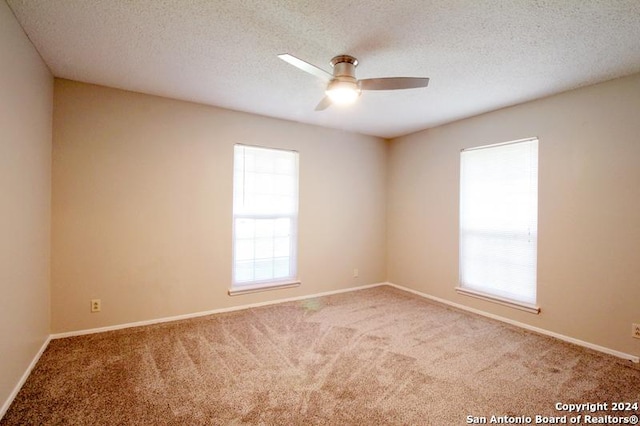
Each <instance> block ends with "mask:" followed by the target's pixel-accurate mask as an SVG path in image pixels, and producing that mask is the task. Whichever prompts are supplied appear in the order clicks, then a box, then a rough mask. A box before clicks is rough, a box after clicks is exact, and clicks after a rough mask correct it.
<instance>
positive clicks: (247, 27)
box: [8, 0, 640, 137]
mask: <svg viewBox="0 0 640 426" xmlns="http://www.w3.org/2000/svg"><path fill="white" fill-rule="evenodd" d="M8 4H9V6H10V7H11V8H12V9H13V11H14V13H15V14H16V16H17V18H18V20H19V22H20V23H21V24H22V26H23V28H24V29H25V31H26V33H27V35H28V36H29V38H30V39H31V40H32V42H33V43H34V44H35V46H36V48H37V49H38V51H39V52H40V54H41V55H42V57H43V59H44V60H45V62H46V63H47V64H48V66H49V67H50V68H51V70H52V72H53V74H54V75H55V76H56V77H62V78H67V79H71V80H78V81H82V82H88V83H95V84H101V85H105V86H110V87H115V88H120V89H127V90H131V91H137V92H143V93H148V94H155V95H161V96H167V97H171V98H176V99H182V100H190V101H195V102H200V103H205V104H210V105H215V106H221V107H225V108H229V109H235V110H241V111H247V112H253V113H257V114H262V115H268V116H273V117H279V118H285V119H290V120H295V121H301V122H306V123H312V124H318V125H322V126H328V127H334V128H340V129H346V130H350V131H356V132H360V133H365V134H371V135H376V136H381V137H395V136H399V135H402V134H406V133H410V132H413V131H417V130H421V129H424V128H427V127H432V126H435V125H438V124H442V123H445V122H449V121H453V120H456V119H460V118H463V117H468V116H471V115H476V114H479V113H482V112H486V111H489V110H494V109H498V108H501V107H505V106H508V105H513V104H516V103H521V102H524V101H527V100H531V99H535V98H539V97H543V96H547V95H550V94H554V93H558V92H561V91H565V90H569V89H572V88H576V87H580V86H584V85H588V84H593V83H597V82H601V81H605V80H609V79H613V78H616V77H621V76H624V75H629V74H633V73H636V72H640V43H638V40H640V2H639V1H638V0H619V1H615V2H612V1H611V0H600V1H597V0H594V1H588V2H585V1H584V0H555V1H554V0H552V1H520V0H512V1H499V2H497V1H493V0H485V1H478V0H466V1H456V2H452V1H450V0H431V1H423V0H406V1H399V2H389V1H387V0H376V1H355V2H347V1H343V0H324V1H310V2H304V1H298V0H285V1H277V0H255V1H250V0H243V1H240V0H238V1H210V0H190V1H175V0H164V1H161V0H135V1H125V0H58V1H46V0H8ZM285 52H286V53H290V54H292V55H294V56H297V57H299V58H301V59H304V60H306V61H308V62H311V63H313V64H315V65H317V66H320V67H322V68H324V69H326V70H330V66H329V60H330V59H331V58H332V57H333V56H335V55H337V54H341V53H347V54H351V55H353V56H356V57H357V58H358V59H359V60H360V65H359V66H358V69H357V75H358V77H360V78H370V77H391V76H408V77H430V78H431V82H430V86H429V87H428V88H427V89H417V90H408V91H396V92H375V93H373V92H366V93H364V94H363V95H362V98H361V99H360V102H358V103H357V104H356V105H353V106H351V107H350V108H348V109H344V108H343V109H340V108H330V109H329V110H327V111H324V112H321V113H319V112H315V111H314V107H315V105H316V104H317V103H318V101H319V100H320V98H321V97H322V96H323V89H324V87H323V85H322V84H321V82H320V81H319V80H316V79H314V77H312V76H310V75H307V74H305V73H303V72H302V71H299V70H297V69H295V68H293V67H292V66H290V65H288V64H286V63H284V62H283V61H281V60H279V59H278V58H277V57H276V55H277V54H279V53H285Z"/></svg>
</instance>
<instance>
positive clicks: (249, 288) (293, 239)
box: [228, 143, 301, 296]
mask: <svg viewBox="0 0 640 426" xmlns="http://www.w3.org/2000/svg"><path fill="white" fill-rule="evenodd" d="M238 147H243V148H249V149H255V150H265V151H280V152H286V153H291V154H294V155H295V161H294V168H295V170H294V172H293V174H292V176H294V178H295V179H294V192H295V205H294V206H293V210H292V211H290V212H287V213H283V212H260V213H247V212H236V198H235V197H236V185H237V184H238V183H237V182H236V155H237V148H238ZM299 163H300V153H299V152H298V151H295V150H291V149H282V148H273V147H266V146H259V145H247V144H241V143H236V144H234V146H233V179H232V180H233V182H232V186H233V194H232V237H231V240H232V244H231V246H232V247H231V248H232V255H231V257H232V262H231V288H230V289H229V291H228V293H229V295H231V296H235V295H239V294H247V293H255V292H260V291H266V290H275V289H283V288H291V287H298V286H299V285H300V284H301V282H300V280H299V278H298V216H299V198H300V169H299ZM242 184H243V185H244V184H245V182H244V181H243V182H242ZM282 218H287V219H289V221H290V226H289V229H290V232H289V238H290V241H289V256H287V257H288V258H289V270H290V274H289V275H288V276H286V277H279V278H270V279H257V280H256V279H254V280H251V281H237V280H236V267H237V265H236V255H237V252H236V245H237V241H238V237H237V230H236V227H237V220H238V219H253V220H269V219H282ZM274 238H275V237H274ZM272 259H273V258H272ZM254 260H255V258H254ZM254 271H255V269H254Z"/></svg>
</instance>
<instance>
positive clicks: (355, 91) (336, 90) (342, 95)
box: [326, 81, 360, 105]
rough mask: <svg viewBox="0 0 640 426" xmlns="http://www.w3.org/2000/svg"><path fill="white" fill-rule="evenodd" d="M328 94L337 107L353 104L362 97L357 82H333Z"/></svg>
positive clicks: (330, 84) (328, 88) (327, 91)
mask: <svg viewBox="0 0 640 426" xmlns="http://www.w3.org/2000/svg"><path fill="white" fill-rule="evenodd" d="M326 94H327V96H328V97H329V99H331V102H332V103H334V104H336V105H348V104H352V103H354V102H355V101H356V99H358V96H360V89H359V88H358V84H357V83H355V82H353V83H352V82H348V81H333V82H331V83H329V87H327V90H326Z"/></svg>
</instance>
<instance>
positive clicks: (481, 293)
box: [455, 137, 540, 314]
mask: <svg viewBox="0 0 640 426" xmlns="http://www.w3.org/2000/svg"><path fill="white" fill-rule="evenodd" d="M525 142H535V144H536V157H535V161H536V185H535V188H536V192H535V199H536V203H535V204H536V208H535V212H533V214H534V215H535V225H536V227H535V267H534V274H535V275H534V280H535V284H534V286H535V288H534V290H535V300H534V301H533V303H529V302H526V301H521V300H515V299H511V298H507V297H503V296H500V295H497V294H493V293H491V292H490V291H485V290H487V289H486V288H485V289H478V288H473V287H472V288H469V287H468V286H465V285H464V283H463V232H464V231H463V223H462V215H463V208H464V206H463V186H462V185H463V183H464V182H463V155H464V153H465V152H467V151H474V150H480V149H491V148H498V147H503V146H506V145H513V144H519V143H525ZM539 146H540V141H539V138H537V137H531V138H526V139H518V140H513V141H509V142H503V143H497V144H491V145H483V146H477V147H472V148H467V149H463V150H461V153H460V184H459V191H460V193H459V199H460V205H459V223H458V230H459V241H458V245H459V274H458V286H457V287H456V288H455V290H456V292H458V293H459V294H462V295H465V296H470V297H474V298H478V299H482V300H486V301H489V302H493V303H497V304H500V305H504V306H508V307H511V308H515V309H519V310H522V311H525V312H529V313H533V314H539V313H540V307H539V306H538V304H537V303H538V297H537V293H538V277H537V275H538V274H537V268H538V262H537V258H538V246H537V237H538V227H537V223H538V220H537V216H538V199H539V188H538V180H539V172H538V169H539V168H538V162H539ZM489 290H490V289H489Z"/></svg>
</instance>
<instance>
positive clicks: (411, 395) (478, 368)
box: [0, 286, 640, 426]
mask: <svg viewBox="0 0 640 426" xmlns="http://www.w3.org/2000/svg"><path fill="white" fill-rule="evenodd" d="M639 394H640V370H637V369H634V368H631V367H629V366H628V365H625V363H624V362H623V361H621V360H618V359H615V358H612V357H610V356H608V355H604V354H600V353H595V352H593V351H590V350H588V349H584V348H581V347H577V346H574V345H571V344H568V343H564V342H560V341H558V340H555V339H552V338H549V337H545V336H540V335H537V334H533V333H530V332H527V331H524V330H521V329H518V328H516V327H511V326H508V325H505V324H503V323H499V322H497V321H493V320H489V319H487V318H483V317H479V316H476V315H473V314H470V313H465V312H461V311H458V310H455V309H452V308H448V307H444V306H442V305H440V304H437V303H435V302H431V301H427V300H425V299H423V298H420V297H419V296H416V295H413V294H410V293H407V292H404V291H401V290H397V289H395V288H392V287H388V286H384V287H377V288H373V289H368V290H360V291H354V292H349V293H343V294H339V295H334V296H327V297H322V298H316V299H308V300H305V301H300V302H290V303H282V304H278V305H272V306H267V307H261V308H255V309H249V310H244V311H237V312H232V313H224V314H217V315H211V316H206V317H201V318H197V319H191V320H185V321H178V322H173V323H165V324H159V325H153V326H147V327H138V328H132V329H127V330H119V331H114V332H108V333H102V334H94V335H88V336H81V337H73V338H67V339H60V340H54V341H52V342H51V343H50V344H49V347H48V348H47V350H46V351H45V353H44V354H43V356H42V358H41V359H40V361H39V362H38V364H37V365H36V367H35V369H34V370H33V373H32V374H31V375H30V376H29V379H28V380H27V382H26V384H25V386H24V387H23V388H22V390H21V391H20V393H19V394H18V396H17V397H16V399H15V400H14V402H13V404H12V405H11V407H10V408H9V410H8V411H7V414H6V415H5V417H4V418H3V419H2V420H0V425H7V426H8V425H25V424H29V425H35V424H38V425H49V424H52V425H53V424H56V425H58V424H70V425H107V424H109V425H111V424H113V425H115V424H145V425H240V424H243V425H249V424H251V425H254V424H255V425H257V424H260V425H437V426H442V425H461V424H466V423H467V421H466V419H467V417H466V416H468V415H471V416H477V417H481V416H486V417H487V418H490V416H492V415H495V416H510V417H519V416H531V417H532V418H534V417H535V416H536V415H543V416H560V417H562V416H564V415H568V414H569V413H567V412H565V411H558V410H557V409H556V403H558V402H561V403H573V404H575V403H598V402H600V403H605V402H606V403H610V402H611V401H613V402H621V401H626V402H637V401H638V395H639ZM634 413H635V414H638V413H637V410H635V409H634V410H630V411H618V412H616V411H612V410H611V405H610V404H609V407H608V408H607V410H603V409H602V407H601V408H600V412H595V413H591V412H585V413H582V414H589V415H592V416H605V415H614V416H622V415H624V416H630V415H632V414H634ZM573 414H574V415H575V414H576V413H573ZM569 417H571V416H568V418H569ZM487 423H488V422H487ZM532 423H533V422H532ZM567 423H569V422H568V421H567ZM581 424H582V423H581Z"/></svg>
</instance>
